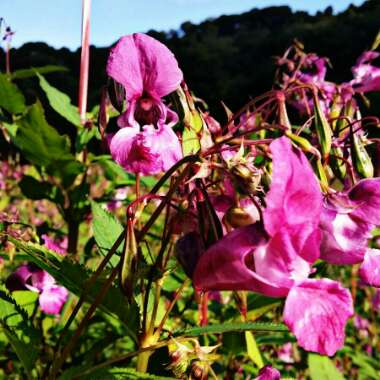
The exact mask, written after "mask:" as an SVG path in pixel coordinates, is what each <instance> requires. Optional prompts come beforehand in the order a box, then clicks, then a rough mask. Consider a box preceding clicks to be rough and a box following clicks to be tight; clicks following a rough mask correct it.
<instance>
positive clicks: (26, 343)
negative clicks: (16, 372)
mask: <svg viewBox="0 0 380 380" xmlns="http://www.w3.org/2000/svg"><path fill="white" fill-rule="evenodd" d="M28 318H29V317H28V314H27V312H26V311H25V310H24V309H23V308H22V307H21V306H20V305H18V304H17V302H16V301H15V300H14V299H13V298H12V297H11V296H10V295H9V294H7V293H5V292H4V291H1V290H0V326H1V328H2V331H3V333H4V334H5V336H6V337H7V339H8V341H9V343H10V344H11V346H12V348H13V350H14V351H15V352H16V355H17V356H18V358H19V359H20V361H21V363H22V365H23V366H24V368H25V370H26V371H27V374H28V377H29V378H32V370H33V368H34V363H35V361H36V359H37V356H38V347H39V333H38V331H37V330H36V329H35V328H34V326H33V325H32V323H31V321H30V320H29V319H28Z"/></svg>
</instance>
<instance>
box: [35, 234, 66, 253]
mask: <svg viewBox="0 0 380 380" xmlns="http://www.w3.org/2000/svg"><path fill="white" fill-rule="evenodd" d="M41 237H42V239H43V240H44V244H45V247H46V248H47V249H50V250H51V251H54V252H57V253H59V254H60V255H66V252H67V237H66V236H65V237H64V238H63V239H62V240H61V241H57V240H53V239H51V238H50V237H49V236H48V235H46V234H44V235H42V236H41Z"/></svg>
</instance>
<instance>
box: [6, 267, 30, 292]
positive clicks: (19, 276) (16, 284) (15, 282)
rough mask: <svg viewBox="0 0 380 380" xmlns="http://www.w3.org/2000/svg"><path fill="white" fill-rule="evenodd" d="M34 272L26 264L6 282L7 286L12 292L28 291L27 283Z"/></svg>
mask: <svg viewBox="0 0 380 380" xmlns="http://www.w3.org/2000/svg"><path fill="white" fill-rule="evenodd" d="M32 274H33V271H32V270H31V268H30V266H29V265H27V264H25V265H21V266H19V267H18V268H17V269H16V270H15V271H14V272H13V273H12V274H11V275H10V276H9V277H8V278H7V279H6V281H5V286H6V287H7V289H8V290H9V291H10V292H13V291H15V290H27V289H28V288H27V286H26V282H27V281H28V279H29V278H30V277H32Z"/></svg>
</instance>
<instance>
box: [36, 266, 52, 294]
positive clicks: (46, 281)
mask: <svg viewBox="0 0 380 380" xmlns="http://www.w3.org/2000/svg"><path fill="white" fill-rule="evenodd" d="M54 284H55V280H54V277H53V276H51V275H50V274H49V273H48V272H46V271H45V270H42V269H41V270H39V271H36V272H35V273H33V275H32V285H33V286H34V287H35V288H37V289H38V290H39V291H43V290H44V289H45V288H47V287H49V286H52V285H54Z"/></svg>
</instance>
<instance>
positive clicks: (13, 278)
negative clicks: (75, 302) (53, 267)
mask: <svg viewBox="0 0 380 380" xmlns="http://www.w3.org/2000/svg"><path fill="white" fill-rule="evenodd" d="M5 285H6V287H7V288H8V290H9V291H11V292H13V291H15V290H31V291H32V292H36V293H39V304H40V307H41V310H42V311H43V312H45V313H47V314H59V313H60V311H61V309H62V306H63V304H64V303H65V302H66V300H67V296H68V292H67V290H66V288H64V287H63V286H59V285H57V284H56V282H55V280H54V278H53V277H52V276H50V274H49V273H47V272H46V271H44V270H42V269H40V268H38V267H37V266H36V265H34V264H26V265H21V266H20V267H18V268H17V270H16V271H15V272H13V273H12V274H11V275H10V276H9V277H8V278H7V280H6V283H5Z"/></svg>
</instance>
